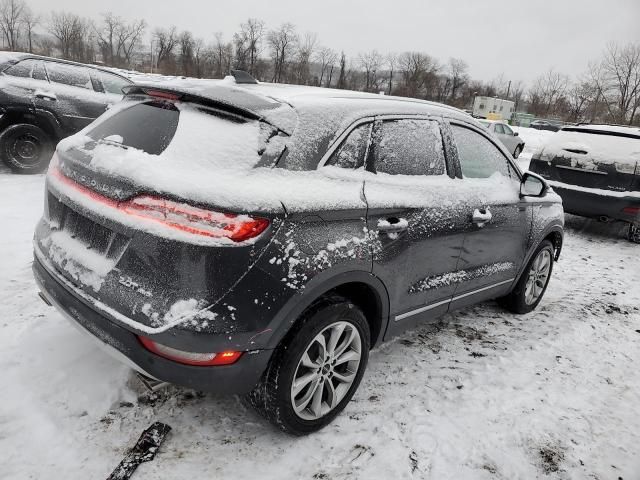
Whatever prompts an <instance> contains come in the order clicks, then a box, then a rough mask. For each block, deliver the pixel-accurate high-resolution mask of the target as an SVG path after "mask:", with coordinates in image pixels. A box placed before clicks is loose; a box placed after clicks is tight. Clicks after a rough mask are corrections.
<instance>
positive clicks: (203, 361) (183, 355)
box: [138, 335, 242, 367]
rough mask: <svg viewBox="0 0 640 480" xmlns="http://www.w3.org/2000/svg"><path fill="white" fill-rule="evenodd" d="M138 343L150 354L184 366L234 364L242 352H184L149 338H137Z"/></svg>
mask: <svg viewBox="0 0 640 480" xmlns="http://www.w3.org/2000/svg"><path fill="white" fill-rule="evenodd" d="M138 339H139V340H140V343H142V345H143V346H144V347H145V348H146V349H147V350H149V351H150V352H152V353H155V354H156V355H159V356H161V357H164V358H166V359H168V360H173V361H174V362H177V363H182V364H184V365H196V366H202V367H205V366H221V365H231V364H233V363H236V362H237V361H238V359H239V358H240V357H241V356H242V352H236V351H226V352H215V353H198V352H186V351H184V350H178V349H176V348H173V347H168V346H167V345H163V344H161V343H158V342H154V341H153V340H151V339H150V338H149V337H143V336H142V335H140V336H138Z"/></svg>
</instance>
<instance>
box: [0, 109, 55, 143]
mask: <svg viewBox="0 0 640 480" xmlns="http://www.w3.org/2000/svg"><path fill="white" fill-rule="evenodd" d="M19 123H27V124H30V125H34V126H36V127H38V128H40V129H42V130H43V131H44V132H45V133H46V134H47V135H49V136H50V137H51V140H52V141H53V142H54V144H56V143H58V141H59V140H60V139H61V138H63V137H64V133H63V131H62V127H61V126H60V122H58V119H57V118H56V117H55V115H54V114H53V113H51V112H48V111H46V110H36V111H35V112H34V111H26V110H8V111H7V112H6V113H5V114H4V115H3V116H2V121H1V123H0V130H3V131H4V130H5V129H6V128H8V127H10V126H12V125H16V124H19Z"/></svg>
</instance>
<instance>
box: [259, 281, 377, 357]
mask: <svg viewBox="0 0 640 480" xmlns="http://www.w3.org/2000/svg"><path fill="white" fill-rule="evenodd" d="M300 295H301V296H299V295H295V296H294V297H293V298H292V299H291V300H290V301H289V302H288V303H287V305H285V306H284V307H283V309H282V310H281V311H280V313H279V314H278V315H277V316H276V321H275V322H274V323H275V324H276V325H277V327H276V328H274V332H273V335H272V336H271V338H270V342H269V343H270V347H271V348H276V347H277V346H278V344H280V342H281V341H282V340H283V339H284V338H285V337H286V336H287V334H288V333H289V331H290V330H291V328H292V327H293V326H294V325H295V324H296V322H297V321H298V319H299V318H300V316H301V315H302V314H303V313H304V312H305V311H306V310H307V309H308V308H309V307H311V306H312V305H313V304H314V303H315V302H317V301H318V300H320V299H322V298H323V297H326V296H328V295H340V296H342V297H344V298H346V299H347V300H349V301H351V302H353V303H354V304H355V305H356V306H357V307H359V308H360V309H361V310H362V311H363V313H364V315H365V318H366V319H367V323H368V324H369V328H370V333H371V347H372V348H373V347H374V346H376V345H378V344H379V343H380V342H381V341H382V338H383V337H384V333H385V331H386V328H387V323H388V321H389V294H388V292H387V289H386V288H385V286H384V284H383V283H382V281H381V280H380V279H379V278H378V277H376V276H374V275H373V274H371V273H370V272H365V271H350V272H343V273H340V274H338V275H336V276H334V277H331V278H329V279H326V280H325V281H323V282H322V283H317V284H315V285H314V286H311V287H310V286H309V285H307V287H305V289H304V290H303V291H302V293H301V294H300Z"/></svg>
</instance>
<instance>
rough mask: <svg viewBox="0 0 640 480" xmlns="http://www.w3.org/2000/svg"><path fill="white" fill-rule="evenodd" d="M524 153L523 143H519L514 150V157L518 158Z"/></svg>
mask: <svg viewBox="0 0 640 480" xmlns="http://www.w3.org/2000/svg"><path fill="white" fill-rule="evenodd" d="M521 153H522V145H518V146H517V147H516V149H515V150H514V152H513V158H518V157H519V156H520V154H521Z"/></svg>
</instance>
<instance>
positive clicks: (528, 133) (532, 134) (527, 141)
mask: <svg viewBox="0 0 640 480" xmlns="http://www.w3.org/2000/svg"><path fill="white" fill-rule="evenodd" d="M511 128H512V129H513V131H514V132H518V134H519V135H520V136H521V137H522V139H523V140H524V150H523V151H522V153H521V154H520V156H519V157H518V160H517V162H518V164H519V165H520V167H522V170H525V171H526V170H528V169H529V162H530V161H531V156H532V155H533V154H534V153H535V152H537V151H538V150H540V148H542V146H543V145H544V143H545V142H546V141H547V140H548V139H549V137H550V136H551V135H553V134H554V133H556V132H551V131H549V130H536V129H535V128H527V127H511Z"/></svg>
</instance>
